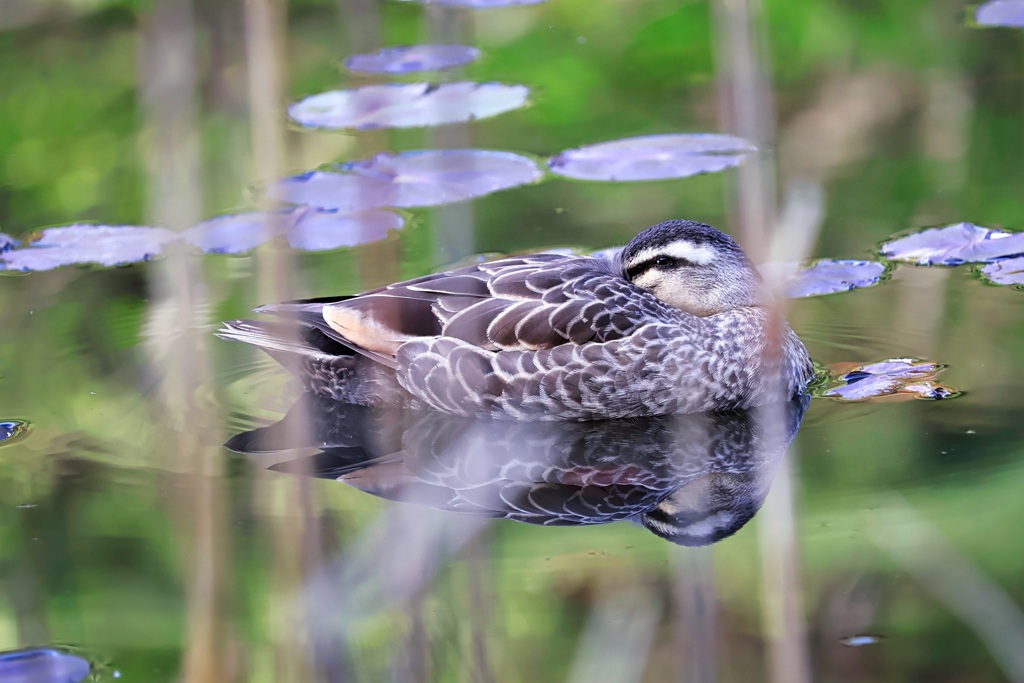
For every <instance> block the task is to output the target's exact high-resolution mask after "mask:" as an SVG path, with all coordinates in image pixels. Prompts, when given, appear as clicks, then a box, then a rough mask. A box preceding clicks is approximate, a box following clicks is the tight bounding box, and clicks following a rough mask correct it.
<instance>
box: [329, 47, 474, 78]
mask: <svg viewBox="0 0 1024 683" xmlns="http://www.w3.org/2000/svg"><path fill="white" fill-rule="evenodd" d="M479 57H480V50H478V49H476V48H475V47H470V46H469V45H409V46H405V47H385V48H382V49H380V50H378V51H377V52H373V53H370V54H364V55H352V56H351V57H349V58H347V59H346V60H345V68H347V69H348V70H349V71H354V72H357V73H381V74H406V73H411V72H413V71H435V70H438V69H451V68H453V67H456V66H465V65H466V64H469V63H471V62H474V61H476V60H477V59H478V58H479Z"/></svg>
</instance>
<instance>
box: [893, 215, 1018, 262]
mask: <svg viewBox="0 0 1024 683" xmlns="http://www.w3.org/2000/svg"><path fill="white" fill-rule="evenodd" d="M881 250H882V254H883V255H884V256H887V257H888V258H891V259H895V260H897V261H906V262H909V263H915V264H917V265H919V266H931V265H946V266H956V265H960V264H961V263H977V262H981V261H994V260H996V259H1000V258H1008V257H1010V256H1019V255H1021V254H1024V233H1019V232H1018V233H1013V232H1005V231H1003V230H993V229H992V228H985V227H982V226H980V225H974V224H973V223H956V224H954V225H947V226H945V227H942V228H930V229H928V230H924V231H922V232H918V233H914V234H913V235H907V236H906V237H901V238H899V239H895V240H892V241H890V242H886V243H885V244H883V245H882V248H881Z"/></svg>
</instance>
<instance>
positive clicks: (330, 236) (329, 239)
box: [288, 209, 405, 251]
mask: <svg viewBox="0 0 1024 683" xmlns="http://www.w3.org/2000/svg"><path fill="white" fill-rule="evenodd" d="M403 225H405V220H404V219H403V218H402V217H401V216H400V215H398V214H397V213H395V212H394V211H383V210H381V209H369V210H367V211H362V212H360V213H338V212H336V211H320V210H318V211H306V212H305V213H304V214H303V215H302V217H301V218H300V219H299V220H298V221H296V223H295V224H294V225H293V226H292V227H291V228H289V230H288V244H290V245H291V246H292V247H294V248H296V249H302V250H304V251H321V250H327V249H340V248H341V247H354V246H356V245H357V244H366V243H367V242H376V241H378V240H382V239H384V238H385V237H386V236H387V234H388V231H389V230H401V229H402V226H403Z"/></svg>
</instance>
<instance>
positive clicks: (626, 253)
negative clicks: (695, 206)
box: [619, 220, 766, 317]
mask: <svg viewBox="0 0 1024 683" xmlns="http://www.w3.org/2000/svg"><path fill="white" fill-rule="evenodd" d="M619 260H620V263H621V267H622V274H623V276H624V277H625V278H626V279H627V280H629V281H630V282H632V283H633V284H635V285H637V286H638V287H642V288H643V289H646V290H648V291H650V292H651V293H652V294H654V296H656V297H658V298H659V299H661V300H662V301H664V302H666V303H668V304H670V305H672V306H675V307H676V308H680V309H682V310H684V311H686V312H688V313H692V314H693V315H697V316H702V317H703V316H708V315H714V314H715V313H721V312H723V311H727V310H730V309H733V308H738V307H741V306H758V305H762V304H764V303H766V301H765V292H764V288H763V285H762V282H761V278H760V276H759V275H758V274H757V271H755V270H754V266H753V264H751V262H750V259H748V258H747V255H746V254H745V253H744V252H743V249H742V248H741V247H740V245H739V244H737V243H736V241H735V240H734V239H733V238H732V237H729V235H726V234H725V233H724V232H722V231H720V230H717V229H716V228H713V227H711V226H710V225H706V224H704V223H698V222H696V221H684V220H677V221H666V222H664V223H658V224H657V225H654V226H652V227H650V228H647V229H646V230H644V231H643V232H641V233H640V234H639V235H637V236H636V237H634V238H633V240H632V241H631V242H630V243H629V244H627V245H626V246H625V248H624V249H623V250H622V251H621V252H620V253H619Z"/></svg>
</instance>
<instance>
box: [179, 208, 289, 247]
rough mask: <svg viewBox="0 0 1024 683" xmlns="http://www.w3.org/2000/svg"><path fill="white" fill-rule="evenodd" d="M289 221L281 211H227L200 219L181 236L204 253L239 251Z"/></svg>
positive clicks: (269, 236) (262, 239)
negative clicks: (224, 214)
mask: <svg viewBox="0 0 1024 683" xmlns="http://www.w3.org/2000/svg"><path fill="white" fill-rule="evenodd" d="M291 221H292V219H291V218H290V217H289V216H288V215H287V214H284V213H277V214H275V213H265V212H262V211H251V212H249V213H236V214H229V215H227V216H218V217H216V218H211V219H210V220H207V221H203V222H202V223H199V224H198V225H196V226H194V227H192V228H189V229H188V230H186V231H185V232H184V233H182V237H183V238H184V239H185V241H186V242H188V243H190V244H193V245H195V246H197V247H199V248H200V249H202V250H203V251H205V252H207V253H211V254H241V253H244V252H247V251H252V250H253V249H255V248H256V247H258V246H260V245H261V244H263V243H264V242H266V241H268V240H270V239H271V238H273V237H274V236H275V235H277V234H279V233H280V232H283V231H284V228H285V227H286V226H287V225H288V224H290V223H291Z"/></svg>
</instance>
